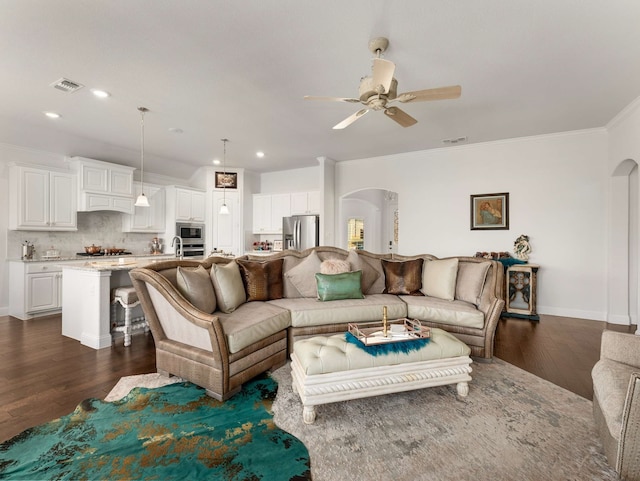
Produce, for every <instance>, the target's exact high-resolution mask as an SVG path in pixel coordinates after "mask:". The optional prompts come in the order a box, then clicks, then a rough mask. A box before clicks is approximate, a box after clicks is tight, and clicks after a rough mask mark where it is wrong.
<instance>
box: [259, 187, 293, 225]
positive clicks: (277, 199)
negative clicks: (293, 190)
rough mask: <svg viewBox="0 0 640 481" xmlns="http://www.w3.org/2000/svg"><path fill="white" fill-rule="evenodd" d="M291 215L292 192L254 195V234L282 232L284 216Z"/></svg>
mask: <svg viewBox="0 0 640 481" xmlns="http://www.w3.org/2000/svg"><path fill="white" fill-rule="evenodd" d="M290 215H291V195H290V194H254V195H253V233H254V234H282V218H283V217H289V216H290Z"/></svg>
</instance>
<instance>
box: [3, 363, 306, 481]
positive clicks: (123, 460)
mask: <svg viewBox="0 0 640 481" xmlns="http://www.w3.org/2000/svg"><path fill="white" fill-rule="evenodd" d="M153 376H154V375H151V376H150V377H148V381H149V384H150V385H154V384H158V383H166V382H167V380H166V378H165V379H164V380H163V379H160V378H158V377H157V376H156V377H153ZM145 378H147V377H141V378H139V379H138V380H136V381H134V382H136V383H141V384H144V383H145V381H146V380H147V379H145ZM124 384H125V386H124V387H123V386H121V387H120V388H121V389H125V390H128V389H129V386H126V384H127V382H125V383H124ZM129 384H131V382H129ZM276 391H277V385H276V382H275V381H274V380H273V379H271V378H267V377H263V378H260V379H256V380H253V381H251V382H248V383H246V384H245V385H244V386H243V388H242V391H241V392H240V393H239V394H237V395H235V396H234V397H233V398H232V399H230V400H228V401H226V402H224V403H222V402H219V401H216V400H215V399H212V398H211V397H209V396H207V395H206V394H205V391H204V389H202V388H199V387H197V386H195V385H193V384H191V383H186V382H180V383H173V384H169V385H166V386H161V387H157V388H155V389H148V388H135V389H133V390H131V392H130V393H129V394H127V395H126V396H125V397H124V398H122V399H121V400H119V401H114V402H105V401H101V400H98V399H88V400H86V401H84V402H82V403H81V404H80V405H79V406H78V407H77V408H76V410H75V411H74V412H73V413H72V414H69V415H67V416H63V417H61V418H59V419H56V420H54V421H51V422H49V423H47V424H44V425H41V426H37V427H35V428H31V429H28V430H26V431H24V432H23V433H21V434H19V435H18V436H16V437H14V438H12V439H10V440H8V441H6V442H5V443H3V444H1V445H0V478H1V479H12V480H14V479H15V480H19V479H22V480H24V479H28V480H52V479H56V480H58V479H68V480H76V479H89V480H103V479H119V480H120V479H158V480H160V479H161V480H174V479H185V480H195V479H215V480H229V481H231V480H237V481H241V480H242V481H245V480H246V481H254V480H264V481H269V480H271V481H276V480H277V481H280V480H306V479H310V474H309V456H308V452H307V450H306V448H305V447H304V445H303V444H302V443H301V442H300V441H299V440H297V439H296V438H295V437H293V436H291V435H290V434H288V433H286V432H284V431H282V430H280V429H278V428H277V427H276V426H275V424H274V422H273V416H272V414H271V412H270V409H271V405H272V403H273V399H274V397H275V395H276Z"/></svg>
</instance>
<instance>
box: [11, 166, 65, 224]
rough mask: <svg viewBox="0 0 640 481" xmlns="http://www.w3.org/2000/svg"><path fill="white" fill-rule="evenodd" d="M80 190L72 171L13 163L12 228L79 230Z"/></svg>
mask: <svg viewBox="0 0 640 481" xmlns="http://www.w3.org/2000/svg"><path fill="white" fill-rule="evenodd" d="M76 194H77V192H76V176H75V175H74V174H72V173H69V172H58V171H52V170H47V169H39V168H35V167H27V166H21V165H17V164H14V165H11V166H9V199H10V209H9V229H11V230H48V231H55V230H59V231H71V230H78V227H77V220H76V210H77V196H76Z"/></svg>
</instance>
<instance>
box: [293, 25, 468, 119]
mask: <svg viewBox="0 0 640 481" xmlns="http://www.w3.org/2000/svg"><path fill="white" fill-rule="evenodd" d="M388 46H389V40H388V39H386V38H384V37H378V38H374V39H373V40H371V41H370V42H369V50H370V51H371V52H372V53H373V54H374V55H376V57H375V58H374V59H373V66H372V68H371V70H372V75H371V76H370V77H363V78H362V79H361V80H360V91H359V94H360V97H359V98H357V99H354V98H344V97H312V96H309V95H306V96H305V97H304V98H305V99H306V100H328V101H331V102H349V103H354V104H355V103H361V104H363V105H364V106H365V108H363V109H360V110H358V111H357V112H356V113H354V114H352V115H350V116H349V117H347V118H346V119H344V120H343V121H342V122H340V123H339V124H337V125H334V127H333V128H334V129H344V128H345V127H348V126H349V125H351V124H352V123H353V122H355V121H356V120H358V119H359V118H360V117H362V116H363V115H365V114H366V113H368V112H370V111H371V110H383V111H384V114H385V115H386V116H387V117H389V118H390V119H392V120H395V121H396V122H398V123H399V124H400V125H401V126H402V127H411V126H412V125H414V124H415V123H417V122H418V121H417V120H416V119H414V118H413V117H411V115H409V114H408V113H406V112H405V111H404V110H401V109H399V108H398V107H395V106H390V104H392V103H394V102H401V103H409V102H425V101H427V100H446V99H457V98H458V97H460V94H461V93H462V87H460V85H452V86H449V87H439V88H433V89H426V90H415V91H413V92H405V93H402V94H400V95H398V81H397V80H396V79H395V78H394V77H393V73H394V71H395V69H396V66H395V64H394V63H393V62H391V61H389V60H385V59H383V58H380V55H381V54H383V53H384V52H385V50H386V49H387V47H388Z"/></svg>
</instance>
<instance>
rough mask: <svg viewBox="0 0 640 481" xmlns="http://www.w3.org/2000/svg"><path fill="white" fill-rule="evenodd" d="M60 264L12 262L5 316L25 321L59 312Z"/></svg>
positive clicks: (60, 291) (60, 302)
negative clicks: (7, 305) (8, 315)
mask: <svg viewBox="0 0 640 481" xmlns="http://www.w3.org/2000/svg"><path fill="white" fill-rule="evenodd" d="M62 263H63V262H62V261H61V262H60V263H58V262H56V263H53V262H51V261H47V262H22V261H12V262H11V263H10V267H9V277H10V285H9V293H10V299H9V314H10V315H11V316H13V317H17V318H18V319H23V320H27V319H32V318H34V317H38V316H43V315H50V314H55V313H57V312H60V309H61V307H62V267H61V264H62Z"/></svg>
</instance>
